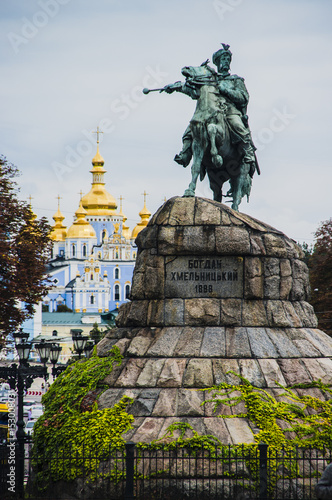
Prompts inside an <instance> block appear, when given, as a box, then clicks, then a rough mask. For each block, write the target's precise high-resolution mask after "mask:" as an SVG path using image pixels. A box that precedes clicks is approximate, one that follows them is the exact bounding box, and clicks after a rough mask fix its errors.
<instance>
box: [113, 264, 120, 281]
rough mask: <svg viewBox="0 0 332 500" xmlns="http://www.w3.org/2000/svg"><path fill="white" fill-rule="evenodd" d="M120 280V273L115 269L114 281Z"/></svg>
mask: <svg viewBox="0 0 332 500" xmlns="http://www.w3.org/2000/svg"><path fill="white" fill-rule="evenodd" d="M119 278H120V271H119V268H118V267H116V268H115V270H114V279H116V280H118V279H119Z"/></svg>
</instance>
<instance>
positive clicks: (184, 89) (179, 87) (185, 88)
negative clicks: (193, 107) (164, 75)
mask: <svg viewBox="0 0 332 500" xmlns="http://www.w3.org/2000/svg"><path fill="white" fill-rule="evenodd" d="M160 92H167V94H172V93H173V92H181V93H182V94H187V95H189V97H191V98H192V99H198V98H199V94H198V91H197V89H196V88H195V87H193V86H191V85H189V84H188V82H185V83H183V82H180V81H179V82H175V83H170V84H169V85H165V87H164V88H163V89H162V90H161V91H160Z"/></svg>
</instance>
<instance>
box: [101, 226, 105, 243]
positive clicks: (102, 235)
mask: <svg viewBox="0 0 332 500" xmlns="http://www.w3.org/2000/svg"><path fill="white" fill-rule="evenodd" d="M105 238H106V230H105V229H104V230H103V232H102V233H101V241H102V242H103V243H104V239H105Z"/></svg>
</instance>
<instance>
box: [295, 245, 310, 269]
mask: <svg viewBox="0 0 332 500" xmlns="http://www.w3.org/2000/svg"><path fill="white" fill-rule="evenodd" d="M297 244H298V245H299V247H301V249H302V251H303V253H304V258H303V260H304V262H305V263H306V264H307V266H309V260H310V257H311V255H312V252H313V250H314V249H313V246H312V245H310V246H309V245H308V243H306V242H303V243H299V242H298V243H297Z"/></svg>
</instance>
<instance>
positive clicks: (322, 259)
mask: <svg viewBox="0 0 332 500" xmlns="http://www.w3.org/2000/svg"><path fill="white" fill-rule="evenodd" d="M315 239H316V242H315V245H314V249H313V252H312V255H311V256H310V257H309V270H310V285H311V290H312V293H311V301H310V302H311V304H312V305H313V306H314V308H315V312H316V314H317V317H318V327H319V328H321V329H322V330H324V331H325V332H326V333H327V334H328V335H330V336H332V219H329V220H327V221H323V222H322V223H321V225H320V226H319V228H318V229H317V231H316V232H315Z"/></svg>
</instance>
